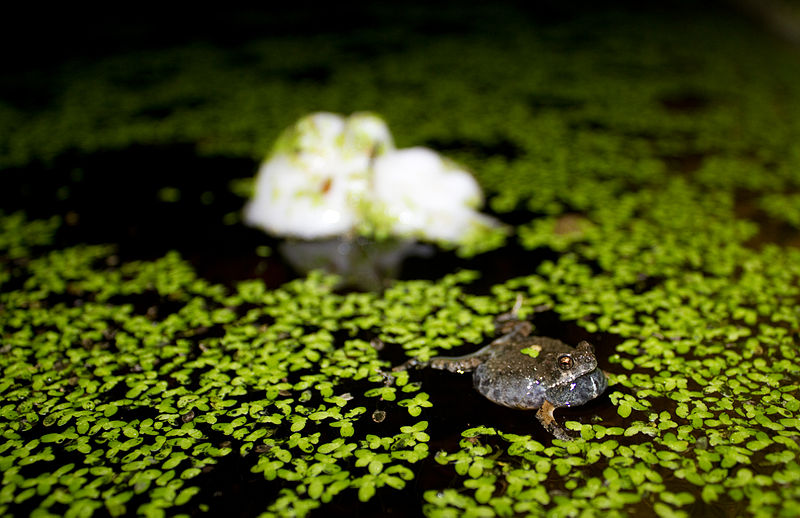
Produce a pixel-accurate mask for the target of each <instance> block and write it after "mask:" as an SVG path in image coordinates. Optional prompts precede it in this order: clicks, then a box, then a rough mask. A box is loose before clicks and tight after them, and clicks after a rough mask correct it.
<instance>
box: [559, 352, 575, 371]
mask: <svg viewBox="0 0 800 518" xmlns="http://www.w3.org/2000/svg"><path fill="white" fill-rule="evenodd" d="M558 366H559V367H560V368H561V370H565V371H568V370H570V369H571V368H572V357H571V356H570V355H568V354H562V355H561V356H559V357H558Z"/></svg>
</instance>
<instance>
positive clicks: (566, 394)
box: [547, 362, 608, 407]
mask: <svg viewBox="0 0 800 518" xmlns="http://www.w3.org/2000/svg"><path fill="white" fill-rule="evenodd" d="M595 365H596V362H595ZM606 388H608V379H606V375H605V374H603V371H602V370H600V369H598V368H597V367H595V368H594V369H593V370H591V371H589V372H587V373H586V374H582V375H581V376H578V377H577V378H575V379H573V380H572V381H569V382H567V383H563V384H561V385H556V386H554V387H552V388H550V389H549V390H548V391H547V400H548V401H550V403H552V404H553V406H555V407H562V406H567V407H568V406H578V405H582V404H584V403H586V402H587V401H591V400H592V399H594V398H596V397H597V396H599V395H600V394H602V393H603V392H605V390H606Z"/></svg>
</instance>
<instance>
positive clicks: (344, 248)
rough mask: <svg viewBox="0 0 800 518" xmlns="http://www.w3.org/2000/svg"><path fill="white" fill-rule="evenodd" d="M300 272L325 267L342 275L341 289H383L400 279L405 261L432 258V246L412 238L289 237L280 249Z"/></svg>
mask: <svg viewBox="0 0 800 518" xmlns="http://www.w3.org/2000/svg"><path fill="white" fill-rule="evenodd" d="M278 249H279V250H280V253H281V255H282V256H283V258H284V259H285V260H286V261H287V262H288V263H289V264H290V265H291V266H292V268H294V269H295V270H296V271H297V272H298V273H299V274H301V275H303V274H306V273H308V272H310V271H311V270H322V271H324V272H326V273H332V274H336V275H338V276H339V277H341V280H340V282H339V287H340V288H353V289H359V290H365V291H381V290H383V289H384V288H386V287H387V286H388V285H389V283H390V282H391V281H392V280H393V279H396V278H397V277H398V276H399V274H400V270H401V267H402V264H403V261H404V260H406V259H407V258H410V257H422V258H427V257H431V256H432V255H433V253H434V247H433V246H432V245H427V244H421V243H417V242H416V241H414V240H411V239H403V240H390V241H381V242H376V241H373V240H371V239H366V238H349V237H334V238H330V239H323V240H316V241H300V240H289V241H285V242H284V243H282V244H281V245H280V246H279V248H278Z"/></svg>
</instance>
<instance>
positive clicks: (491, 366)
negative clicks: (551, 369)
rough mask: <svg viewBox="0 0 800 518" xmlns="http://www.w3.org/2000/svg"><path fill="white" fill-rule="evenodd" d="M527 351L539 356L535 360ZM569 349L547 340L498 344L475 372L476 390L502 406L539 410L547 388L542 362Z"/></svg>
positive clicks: (562, 343)
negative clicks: (525, 351) (525, 350)
mask: <svg viewBox="0 0 800 518" xmlns="http://www.w3.org/2000/svg"><path fill="white" fill-rule="evenodd" d="M528 348H530V349H532V350H536V351H538V353H539V355H538V356H537V357H535V358H534V357H532V356H530V355H529V354H523V353H522V352H521V351H522V350H523V349H528ZM569 349H571V348H570V347H569V346H568V345H566V344H565V343H564V342H561V341H560V340H555V339H553V338H548V337H544V336H529V337H524V338H520V339H517V340H509V341H508V342H505V343H501V344H497V347H496V349H495V350H493V351H492V354H491V356H490V357H489V358H488V359H487V360H486V361H485V362H484V363H483V364H481V365H480V366H478V368H477V369H476V370H475V374H474V375H473V382H474V385H475V389H476V390H477V391H478V392H480V393H481V394H482V395H483V396H484V397H486V398H487V399H489V400H490V401H493V402H495V403H497V404H499V405H503V406H507V407H511V408H520V409H526V410H527V409H535V408H539V407H541V406H542V403H543V402H544V400H545V395H546V393H547V388H548V387H547V383H546V381H547V380H546V375H547V374H546V373H547V369H546V368H545V367H544V366H543V361H544V360H545V359H546V358H548V357H551V356H552V355H553V354H558V353H561V352H563V351H566V350H569ZM543 382H544V383H543Z"/></svg>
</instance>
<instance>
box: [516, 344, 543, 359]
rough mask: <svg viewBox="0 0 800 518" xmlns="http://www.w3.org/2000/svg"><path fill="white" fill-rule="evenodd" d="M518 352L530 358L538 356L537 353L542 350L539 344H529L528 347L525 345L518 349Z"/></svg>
mask: <svg viewBox="0 0 800 518" xmlns="http://www.w3.org/2000/svg"><path fill="white" fill-rule="evenodd" d="M519 352H521V353H522V354H525V355H528V356H530V357H531V358H536V357H537V356H539V353H540V352H542V346H541V345H531V346H530V347H526V348H524V349H520V350H519Z"/></svg>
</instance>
